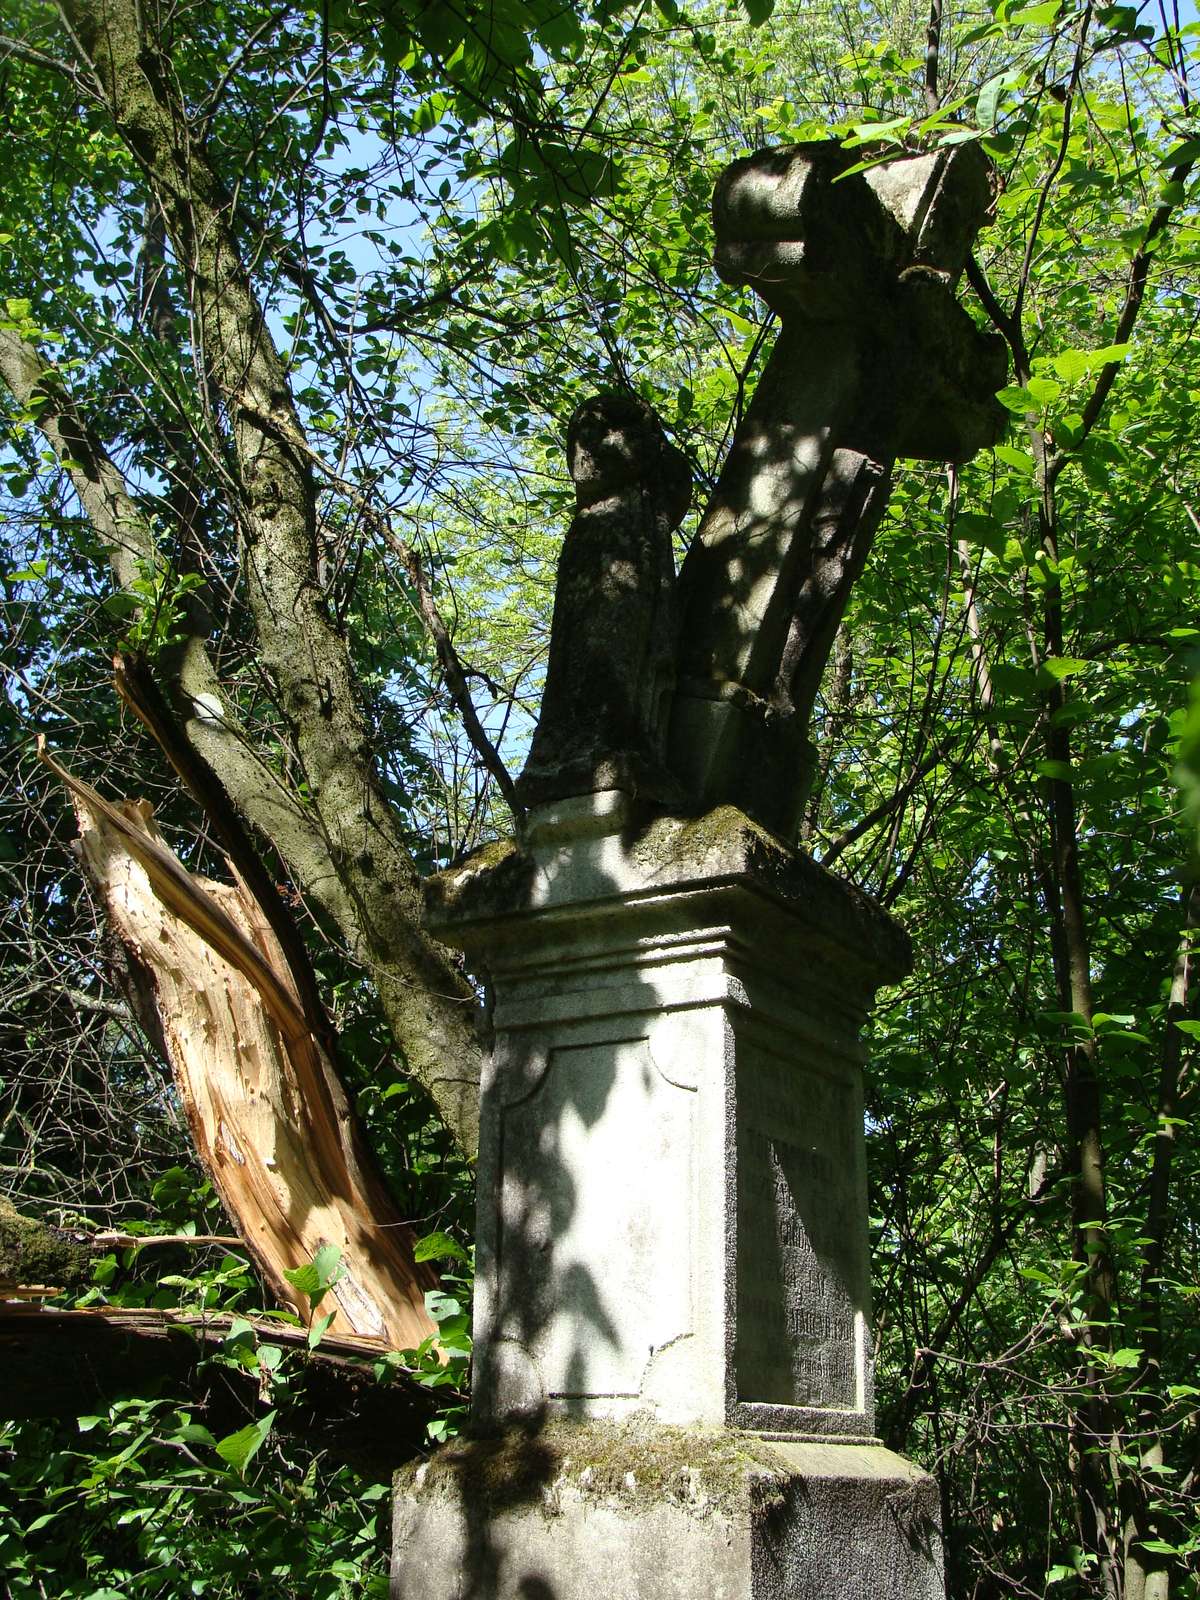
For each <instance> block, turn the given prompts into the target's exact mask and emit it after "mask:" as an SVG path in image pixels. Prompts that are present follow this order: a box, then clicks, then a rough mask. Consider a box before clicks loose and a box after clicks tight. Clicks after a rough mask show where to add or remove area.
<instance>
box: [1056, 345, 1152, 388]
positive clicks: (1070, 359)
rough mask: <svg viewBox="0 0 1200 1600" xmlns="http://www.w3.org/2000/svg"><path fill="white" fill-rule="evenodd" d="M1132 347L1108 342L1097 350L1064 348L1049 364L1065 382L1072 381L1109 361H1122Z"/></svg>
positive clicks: (1106, 364) (1084, 376)
mask: <svg viewBox="0 0 1200 1600" xmlns="http://www.w3.org/2000/svg"><path fill="white" fill-rule="evenodd" d="M1132 348H1133V346H1132V345H1129V344H1109V345H1104V346H1103V347H1102V348H1101V349H1099V350H1064V351H1063V352H1062V353H1061V354H1060V355H1057V356H1054V357H1053V358H1052V360H1051V363H1050V364H1051V366H1052V367H1053V368H1054V370H1055V372H1057V373H1058V375H1059V377H1060V378H1062V379H1063V380H1064V381H1065V382H1067V383H1074V382H1075V381H1076V379H1078V378H1086V377H1087V376H1088V375H1089V374H1090V373H1093V372H1097V371H1099V369H1100V368H1101V367H1106V366H1108V365H1109V363H1110V362H1118V361H1124V359H1125V357H1126V356H1127V355H1128V354H1129V352H1130V350H1131V349H1132Z"/></svg>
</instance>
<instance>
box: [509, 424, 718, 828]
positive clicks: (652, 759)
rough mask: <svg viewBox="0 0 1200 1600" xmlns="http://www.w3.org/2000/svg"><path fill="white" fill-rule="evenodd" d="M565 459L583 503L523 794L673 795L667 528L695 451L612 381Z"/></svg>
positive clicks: (573, 427) (676, 519) (567, 546)
mask: <svg viewBox="0 0 1200 1600" xmlns="http://www.w3.org/2000/svg"><path fill="white" fill-rule="evenodd" d="M567 459H568V464H569V467H570V472H571V477H572V479H573V480H574V483H575V498H576V502H577V507H578V509H577V511H576V514H575V518H574V520H573V522H572V523H571V527H570V529H569V531H568V533H567V537H566V541H565V543H564V545H563V550H562V555H561V557H560V559H559V564H558V583H557V587H556V589H555V596H554V620H553V624H552V627H551V634H550V660H549V666H548V669H547V673H546V689H545V694H544V696H543V699H542V712H541V717H540V719H539V721H538V725H537V730H536V732H535V734H534V737H533V744H532V747H531V749H530V752H529V760H528V762H527V763H526V766H525V770H524V772H523V773H522V774H521V777H520V779H519V780H518V783H517V794H518V797H519V798H520V800H521V802H522V803H523V804H524V805H527V806H529V805H540V804H544V803H545V802H547V801H550V800H560V799H565V798H567V797H569V796H571V795H579V794H587V793H590V792H592V791H594V790H599V789H623V790H625V791H626V792H627V793H630V794H637V795H642V796H645V797H647V798H651V799H655V800H659V801H662V802H665V803H668V804H673V803H677V802H678V801H679V800H680V799H681V798H682V795H681V791H680V789H679V786H678V784H677V783H676V782H675V781H674V780H673V779H672V778H671V776H670V774H669V772H668V769H667V766H666V760H665V755H666V737H667V728H668V721H669V717H670V700H671V692H672V689H673V687H674V675H675V647H676V637H677V622H676V609H675V598H674V588H675V562H674V557H673V555H672V550H671V534H672V533H673V531H674V530H675V529H676V528H677V527H678V526H679V524H680V523H681V522H682V521H683V518H684V516H685V514H686V512H687V508H688V504H689V501H690V499H691V474H690V471H689V469H688V464H687V460H686V458H685V457H684V456H683V454H682V453H681V452H680V451H678V450H676V449H675V448H674V447H673V446H672V445H670V444H669V443H668V441H667V439H666V436H665V435H664V433H663V430H662V425H661V423H660V422H659V420H658V418H657V416H656V415H655V414H654V412H653V410H652V409H651V408H650V407H649V406H648V405H646V403H645V402H644V401H642V400H639V399H638V398H637V396H636V395H632V394H615V393H614V394H601V395H597V396H596V397H595V398H593V399H591V400H586V401H584V403H583V404H582V405H581V406H580V407H579V408H578V410H577V411H576V412H575V414H574V416H573V417H572V418H571V421H570V424H569V426H568V429H567Z"/></svg>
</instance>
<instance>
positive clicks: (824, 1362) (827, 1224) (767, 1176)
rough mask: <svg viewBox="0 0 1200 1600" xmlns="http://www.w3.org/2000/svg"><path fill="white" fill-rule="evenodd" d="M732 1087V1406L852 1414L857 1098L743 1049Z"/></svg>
mask: <svg viewBox="0 0 1200 1600" xmlns="http://www.w3.org/2000/svg"><path fill="white" fill-rule="evenodd" d="M737 1085H738V1089H737V1122H738V1130H737V1161H738V1177H737V1334H736V1344H735V1358H734V1359H735V1363H736V1370H737V1394H738V1398H739V1400H741V1401H744V1402H750V1403H756V1404H764V1405H774V1406H800V1407H806V1408H817V1409H830V1410H841V1411H852V1410H854V1409H855V1408H857V1407H859V1406H861V1404H862V1401H863V1374H862V1373H861V1371H860V1367H861V1365H862V1362H863V1348H862V1346H863V1339H862V1319H863V1316H864V1314H865V1311H866V1272H865V1259H864V1256H865V1237H864V1235H865V1222H866V1219H865V1217H863V1216H862V1214H861V1200H860V1195H859V1177H858V1141H859V1140H860V1139H861V1132H860V1131H859V1128H858V1127H857V1119H858V1117H859V1115H860V1113H859V1110H858V1096H857V1094H856V1093H855V1090H854V1086H853V1084H852V1082H851V1081H848V1080H846V1079H843V1078H840V1077H833V1076H828V1075H826V1074H824V1073H820V1072H817V1071H815V1070H814V1069H813V1068H812V1067H811V1066H810V1065H808V1064H807V1063H804V1062H801V1061H797V1060H786V1059H784V1058H781V1057H777V1056H772V1055H768V1054H766V1053H765V1052H763V1051H761V1050H757V1049H750V1048H748V1047H747V1046H746V1045H745V1044H744V1043H743V1044H742V1046H741V1049H740V1051H739V1061H738V1071H737Z"/></svg>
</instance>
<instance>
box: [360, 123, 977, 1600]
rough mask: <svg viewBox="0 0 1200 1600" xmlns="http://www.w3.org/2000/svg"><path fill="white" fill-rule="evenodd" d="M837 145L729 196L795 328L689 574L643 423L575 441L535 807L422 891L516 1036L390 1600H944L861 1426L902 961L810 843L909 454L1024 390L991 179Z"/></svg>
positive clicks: (761, 165)
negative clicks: (438, 1439) (875, 1218)
mask: <svg viewBox="0 0 1200 1600" xmlns="http://www.w3.org/2000/svg"><path fill="white" fill-rule="evenodd" d="M847 166H848V158H847V157H845V156H844V155H843V154H842V152H840V151H837V150H835V149H834V148H832V147H829V146H825V145H821V146H815V147H799V148H798V149H795V150H790V151H771V152H763V153H761V154H760V155H758V156H755V157H753V158H751V159H750V161H748V162H740V163H735V165H734V166H733V167H732V168H731V169H730V170H729V171H728V172H727V173H726V174H725V176H724V177H723V179H722V180H721V184H720V185H719V186H718V192H717V199H716V203H715V215H716V221H717V237H718V266H719V268H720V270H721V271H722V272H723V273H725V274H726V275H730V276H738V277H741V278H743V279H745V280H746V281H749V282H752V283H754V285H755V287H756V288H758V289H759V290H760V291H761V292H762V293H763V294H764V296H765V297H766V298H767V299H768V302H769V303H770V304H772V305H773V306H775V307H776V308H777V309H779V310H780V311H781V315H782V319H783V331H782V334H781V336H780V339H779V343H778V344H777V346H776V349H775V352H774V354H773V355H772V357H771V361H770V363H769V364H768V367H767V369H766V371H765V372H764V374H763V378H762V380H761V381H760V385H759V389H758V391H757V393H756V396H755V399H754V402H753V405H752V406H751V408H750V410H749V411H748V413H747V415H746V418H745V421H744V423H743V426H742V428H741V429H740V430H739V432H738V435H737V437H736V438H735V440H734V443H733V447H732V450H731V454H730V459H729V463H728V464H727V466H726V469H725V472H724V473H723V475H722V478H721V480H720V483H719V484H718V488H717V491H716V494H715V496H714V500H713V502H712V504H711V505H710V507H709V510H708V512H707V513H706V516H705V518H704V520H703V522H702V525H701V530H700V534H699V537H698V540H697V542H696V544H695V545H694V546H693V549H692V553H691V554H690V555H689V557H688V560H687V562H686V563H685V565H684V568H683V572H682V575H681V580H680V584H679V586H678V591H677V590H676V587H675V586H674V585H673V584H672V582H671V574H670V534H671V530H672V529H673V528H674V527H675V526H676V525H677V524H678V522H679V520H680V518H681V517H682V514H683V510H684V509H685V507H686V494H685V493H684V492H683V487H682V486H681V483H680V478H679V471H678V461H677V459H676V458H675V456H674V453H673V452H672V451H671V450H670V447H669V446H668V445H667V444H666V441H665V439H663V438H662V436H661V430H660V429H659V428H658V425H657V423H656V421H655V420H654V419H653V416H652V414H650V413H648V412H647V411H646V408H644V407H642V406H641V405H640V403H639V402H636V401H631V400H629V399H626V398H624V397H616V396H603V397H600V398H599V399H598V400H597V401H594V402H589V404H588V407H586V408H584V410H583V411H582V412H581V414H579V415H578V416H577V418H576V419H575V421H574V422H573V424H572V430H571V436H570V461H571V469H572V474H573V476H574V478H575V481H576V487H577V498H578V501H579V507H580V509H579V513H578V515H577V517H576V520H575V522H574V523H573V524H572V529H571V533H570V535H569V537H568V541H567V545H566V547H565V550H564V557H563V566H562V574H561V577H560V591H559V600H558V604H557V606H556V616H555V625H554V638H553V640H552V647H551V659H550V666H549V672H548V681H547V689H546V697H545V704H544V711H543V717H542V720H541V722H540V724H539V728H538V733H537V736H536V737H535V740H534V743H533V748H532V750H531V755H530V761H529V764H528V766H527V768H526V772H525V774H524V775H523V777H522V779H521V784H520V788H521V790H522V792H523V794H524V797H525V799H526V801H527V803H528V804H529V807H530V809H529V813H528V817H527V822H526V826H525V828H524V831H523V834H522V837H521V838H520V839H519V840H516V841H512V842H510V843H507V844H501V845H498V846H494V847H491V848H490V849H488V850H485V851H484V852H482V853H481V854H480V855H478V856H476V857H474V858H472V859H470V860H468V861H467V862H465V863H464V864H463V865H462V866H460V867H458V868H456V869H454V870H452V871H450V872H447V873H444V874H442V875H441V876H440V877H439V878H438V879H435V880H434V881H433V884H432V886H431V891H430V921H431V925H432V926H433V927H434V928H435V929H436V931H437V932H438V933H439V935H440V936H441V937H442V938H443V939H445V940H446V941H447V942H448V943H451V944H454V945H457V946H458V947H460V948H461V949H463V950H464V951H465V952H466V953H467V957H468V960H469V962H470V964H471V965H472V967H473V968H474V969H475V970H478V971H480V972H482V973H485V974H486V976H487V979H488V981H489V983H490V985H491V988H492V993H493V997H494V1012H493V1022H494V1030H495V1045H494V1050H493V1054H492V1059H491V1063H490V1067H489V1069H488V1072H487V1075H486V1077H485V1081H484V1085H483V1091H482V1102H481V1114H482V1128H481V1151H480V1160H479V1174H478V1188H479V1229H478V1271H479V1276H478V1282H477V1298H476V1310H475V1332H476V1345H475V1376H474V1393H473V1415H472V1430H471V1434H470V1436H468V1437H467V1438H466V1439H465V1440H462V1441H459V1442H456V1443H455V1444H453V1445H451V1446H450V1447H448V1448H447V1449H445V1450H444V1451H442V1452H441V1453H440V1455H439V1456H437V1457H435V1458H434V1460H433V1461H431V1462H430V1463H427V1464H426V1465H424V1466H423V1467H421V1468H420V1469H419V1470H418V1471H417V1472H416V1474H415V1475H414V1476H410V1477H409V1479H408V1480H407V1481H406V1482H404V1483H403V1484H401V1485H399V1486H398V1492H397V1498H396V1511H395V1553H394V1567H393V1588H392V1592H393V1597H394V1600H468V1597H471V1600H577V1597H581V1596H585V1595H586V1596H588V1597H589V1600H594V1597H598V1596H604V1597H608V1600H676V1597H678V1600H684V1597H687V1600H694V1597H701V1596H703V1597H711V1600H749V1597H751V1596H753V1597H756V1600H833V1597H834V1596H837V1597H839V1600H868V1597H869V1600H938V1597H940V1596H941V1595H942V1593H943V1587H944V1586H943V1580H942V1570H941V1545H940V1535H939V1532H938V1526H937V1496H936V1493H935V1489H934V1485H933V1483H932V1481H931V1480H930V1479H929V1478H927V1477H926V1476H925V1475H924V1474H922V1473H921V1472H920V1471H918V1470H917V1469H916V1468H915V1467H913V1466H911V1465H910V1464H909V1463H907V1462H905V1461H903V1460H902V1459H901V1458H900V1457H898V1456H896V1455H894V1454H892V1453H891V1452H889V1451H887V1450H886V1449H884V1448H883V1446H882V1445H881V1444H880V1443H879V1441H878V1440H877V1439H876V1438H875V1436H874V1408H873V1393H872V1356H871V1316H870V1283H869V1270H868V1258H867V1212H866V1176H865V1163H864V1139H863V1111H862V1089H861V1069H862V1047H861V1044H860V1042H859V1036H860V1032H861V1029H862V1025H863V1023H864V1021H865V1018H866V1016H867V1012H868V1008H869V1006H870V1004H871V1001H872V998H873V996H874V993H875V990H876V989H877V987H878V986H879V985H880V984H881V983H887V982H892V981H895V980H896V979H898V978H899V977H901V976H902V975H903V974H904V973H905V972H906V970H907V966H908V959H909V957H908V945H907V941H906V939H905V936H904V934H903V933H902V932H901V930H900V929H899V928H898V927H897V926H896V925H895V924H894V923H893V922H891V921H890V919H888V918H887V917H886V916H885V915H884V914H883V913H882V912H881V911H880V910H879V909H878V908H877V907H876V906H875V905H873V904H872V903H871V902H870V901H869V900H867V899H866V898H865V897H864V896H862V895H860V894H859V893H857V892H856V891H855V890H853V889H852V888H851V887H850V886H849V885H847V884H845V883H842V882H839V881H838V880H837V879H835V878H834V877H833V876H832V875H831V874H829V873H827V872H824V871H822V870H821V869H820V868H819V867H817V866H816V865H814V864H813V863H812V862H811V861H809V860H808V859H807V858H805V857H804V856H802V855H799V854H797V853H796V852H795V851H794V850H793V849H792V848H791V832H792V828H793V826H794V822H795V817H796V814H797V801H796V794H797V792H799V791H801V790H802V788H803V785H804V781H805V775H804V767H805V762H806V759H807V757H806V745H807V739H806V724H807V720H808V715H809V711H810V708H811V703H812V698H813V696H814V695H815V693H816V686H817V680H818V679H819V675H820V668H821V666H822V665H823V662H824V658H825V656H826V655H827V654H828V651H829V647H830V644H831V642H832V638H833V633H834V629H835V628H836V625H837V621H838V619H839V617H840V615H841V611H842V608H843V606H844V604H845V599H846V594H847V591H848V589H849V586H850V584H851V582H852V581H853V578H854V576H855V575H856V574H857V572H858V571H860V570H861V567H862V562H863V561H864V560H865V556H866V547H867V546H868V545H869V542H870V537H871V533H872V531H873V529H874V526H875V524H876V523H877V521H878V517H879V514H880V511H881V509H882V504H883V500H884V498H885V497H886V488H887V481H888V474H889V472H890V469H891V465H892V462H893V460H894V458H895V457H896V456H897V455H900V454H910V455H911V454H929V455H941V456H943V457H945V458H954V459H961V458H963V457H965V456H966V455H968V454H970V453H971V451H972V450H974V449H977V448H979V446H980V445H982V444H983V443H985V442H987V441H988V439H990V438H992V437H994V435H995V432H996V431H997V427H998V421H999V419H998V416H997V414H996V411H995V407H994V402H993V401H992V391H993V390H994V388H995V387H996V386H997V385H998V384H999V383H1000V382H1001V381H1002V378H1003V371H1002V368H1000V369H998V368H997V365H996V358H995V354H994V351H993V349H992V348H991V346H990V345H989V344H988V343H987V341H986V340H984V339H983V336H981V335H978V334H976V333H975V330H974V328H973V326H972V325H971V323H970V321H969V319H968V318H967V316H966V313H965V312H963V311H962V310H961V308H960V307H958V306H957V304H956V303H955V301H954V299H953V295H952V284H953V279H954V276H955V274H956V273H957V271H958V270H959V268H960V267H961V265H962V262H963V260H964V258H965V253H966V250H967V248H968V247H969V243H970V239H971V238H972V236H973V234H974V232H975V230H976V229H977V228H978V226H979V225H980V223H981V222H982V221H983V220H984V216H985V214H986V209H987V204H988V186H987V173H986V165H985V164H983V163H981V161H980V159H979V158H977V157H976V156H975V155H972V154H961V153H956V154H954V155H938V156H930V157H921V158H905V159H903V160H901V161H897V162H894V163H892V164H891V165H890V166H889V167H887V168H883V169H880V170H878V171H877V172H875V173H874V174H867V175H865V176H864V175H862V174H849V175H847V176H844V177H841V178H840V181H838V182H837V183H836V184H835V182H834V179H835V178H837V177H838V175H839V174H842V173H844V172H845V168H846V167H847ZM906 274H910V275H912V274H915V276H906ZM917 283H920V284H921V285H922V287H921V288H920V289H919V290H916V291H915V292H914V291H911V290H910V289H909V288H908V287H906V286H907V285H910V284H917ZM897 319H898V323H897ZM664 552H665V556H664ZM677 639H678V643H677V642H676V641H677ZM623 647H624V649H625V650H626V654H625V655H622V650H623ZM580 652H582V656H581V654H580ZM581 659H583V660H585V661H587V662H588V663H590V664H589V666H588V667H587V669H586V670H584V671H581V670H580V667H579V662H580V660H581ZM606 659H611V661H612V662H613V668H612V670H611V671H610V672H608V673H606V672H605V671H604V670H603V669H604V663H605V661H606Z"/></svg>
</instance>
